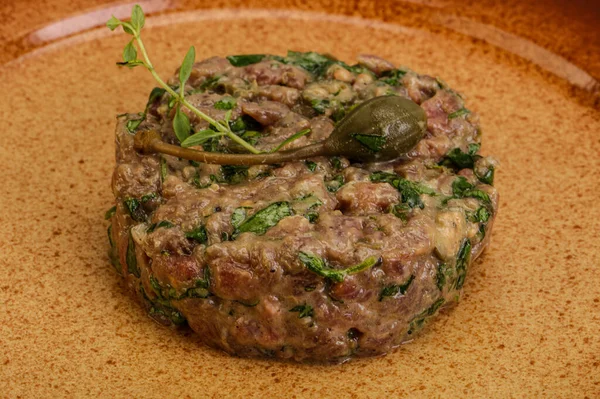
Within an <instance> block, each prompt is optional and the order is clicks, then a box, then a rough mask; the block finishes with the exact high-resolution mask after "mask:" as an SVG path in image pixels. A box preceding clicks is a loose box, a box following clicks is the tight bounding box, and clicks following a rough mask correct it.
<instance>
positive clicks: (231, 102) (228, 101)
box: [214, 96, 236, 111]
mask: <svg viewBox="0 0 600 399" xmlns="http://www.w3.org/2000/svg"><path fill="white" fill-rule="evenodd" d="M235 104H236V101H235V98H233V97H231V96H225V97H223V98H222V99H220V100H219V101H217V102H216V103H215V105H214V107H215V109H220V110H225V111H227V110H230V109H233V108H235Z"/></svg>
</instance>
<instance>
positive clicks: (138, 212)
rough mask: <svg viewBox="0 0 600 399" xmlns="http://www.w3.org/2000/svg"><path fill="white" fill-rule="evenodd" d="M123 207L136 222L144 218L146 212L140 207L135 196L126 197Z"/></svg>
mask: <svg viewBox="0 0 600 399" xmlns="http://www.w3.org/2000/svg"><path fill="white" fill-rule="evenodd" d="M123 205H125V209H127V212H129V216H131V218H132V219H133V220H135V221H136V222H143V221H145V220H146V218H147V216H146V212H145V211H144V209H143V208H142V206H141V204H140V201H138V200H137V199H136V198H127V199H125V200H124V201H123Z"/></svg>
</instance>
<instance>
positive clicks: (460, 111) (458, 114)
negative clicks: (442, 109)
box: [448, 108, 471, 119]
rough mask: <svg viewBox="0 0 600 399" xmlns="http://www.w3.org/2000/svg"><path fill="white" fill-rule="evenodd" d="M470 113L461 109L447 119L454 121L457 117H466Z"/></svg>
mask: <svg viewBox="0 0 600 399" xmlns="http://www.w3.org/2000/svg"><path fill="white" fill-rule="evenodd" d="M470 113H471V111H469V110H468V109H466V108H461V109H459V110H458V111H455V112H453V113H451V114H448V119H454V118H458V117H459V116H463V115H467V114H470Z"/></svg>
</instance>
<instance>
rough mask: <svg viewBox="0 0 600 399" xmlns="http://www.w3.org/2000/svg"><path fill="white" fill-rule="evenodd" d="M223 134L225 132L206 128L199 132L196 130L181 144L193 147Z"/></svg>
mask: <svg viewBox="0 0 600 399" xmlns="http://www.w3.org/2000/svg"><path fill="white" fill-rule="evenodd" d="M222 136H224V134H223V133H221V132H215V131H214V130H212V129H204V130H200V131H199V132H196V133H194V134H193V135H191V136H189V137H187V138H186V139H184V140H183V141H182V142H181V146H182V147H193V146H195V145H200V144H202V143H204V142H206V141H207V140H209V139H212V138H215V137H222Z"/></svg>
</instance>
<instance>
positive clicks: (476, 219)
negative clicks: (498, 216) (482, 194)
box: [467, 206, 492, 240]
mask: <svg viewBox="0 0 600 399" xmlns="http://www.w3.org/2000/svg"><path fill="white" fill-rule="evenodd" d="M467 215H468V219H469V221H471V222H473V223H480V225H479V239H480V240H483V239H484V238H485V226H486V225H487V222H488V220H489V219H490V217H491V216H492V214H491V213H490V211H489V210H488V209H487V208H486V207H484V206H482V207H479V208H478V209H477V210H476V211H475V212H474V213H470V214H467Z"/></svg>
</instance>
